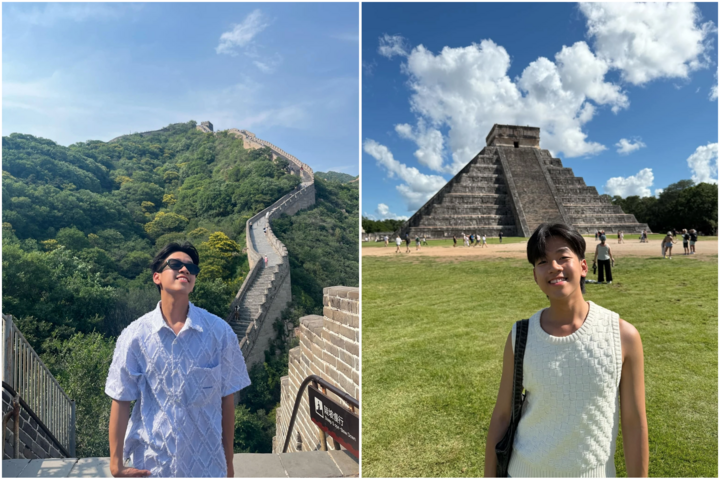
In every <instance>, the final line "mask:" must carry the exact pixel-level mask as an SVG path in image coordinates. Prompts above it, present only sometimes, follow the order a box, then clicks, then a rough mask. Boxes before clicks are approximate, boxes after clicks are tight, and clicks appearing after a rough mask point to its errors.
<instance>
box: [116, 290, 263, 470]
mask: <svg viewBox="0 0 720 479" xmlns="http://www.w3.org/2000/svg"><path fill="white" fill-rule="evenodd" d="M249 385H250V378H249V377H248V373H247V368H246V367H245V360H244V359H243V355H242V352H241V351H240V345H239V343H238V339H237V336H236V335H235V333H234V332H233V330H232V329H231V328H230V325H229V324H228V323H226V322H225V321H223V320H222V319H221V318H218V317H217V316H215V315H213V314H210V313H208V312H207V311H205V310H204V309H201V308H198V307H196V306H195V305H193V304H192V303H190V307H189V311H188V317H187V320H186V321H185V325H184V326H183V328H182V329H181V330H180V332H179V333H178V334H177V335H176V334H175V332H174V331H173V330H172V329H171V328H170V326H168V325H167V323H166V322H165V320H164V319H163V317H162V313H161V311H160V303H159V302H158V305H157V307H156V308H155V310H153V311H151V312H149V313H148V314H146V315H144V316H143V317H141V318H140V319H137V320H136V321H134V322H133V323H132V324H130V325H129V326H128V327H127V328H125V330H123V332H122V334H121V335H120V337H119V338H118V340H117V344H116V346H115V354H114V356H113V361H112V365H111V366H110V372H109V373H108V378H107V382H106V384H105V393H106V394H107V395H108V396H110V397H111V398H113V399H116V400H118V401H133V400H137V402H136V403H135V406H134V408H133V411H132V415H131V417H130V423H129V425H128V429H127V433H126V435H125V445H124V448H123V458H124V459H127V458H131V459H132V462H133V467H135V468H137V469H147V470H149V471H150V472H151V476H152V477H225V476H226V475H227V464H226V462H225V451H224V449H223V445H222V409H221V398H222V397H223V396H227V395H229V394H232V393H234V392H235V391H239V390H240V389H242V388H244V387H246V386H249Z"/></svg>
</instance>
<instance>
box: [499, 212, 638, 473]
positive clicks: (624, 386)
mask: <svg viewBox="0 0 720 479" xmlns="http://www.w3.org/2000/svg"><path fill="white" fill-rule="evenodd" d="M585 248H586V243H585V239H584V238H583V237H582V235H580V233H578V232H577V231H575V230H573V229H571V228H570V227H569V226H567V225H564V224H554V225H550V224H542V225H540V226H539V227H538V228H537V229H536V230H535V232H534V233H533V235H532V236H531V237H530V240H529V241H528V244H527V258H528V261H529V262H530V264H531V265H532V266H533V278H534V280H535V283H536V284H537V285H538V287H539V288H540V290H541V291H542V293H543V294H545V295H546V297H547V298H548V300H549V302H550V305H549V307H548V308H544V309H541V310H540V311H538V312H536V313H535V314H534V315H532V316H531V317H530V319H529V320H528V329H527V340H526V343H525V349H524V359H523V363H522V367H523V376H522V385H521V387H523V388H524V389H525V392H526V397H525V402H524V405H523V406H522V415H521V416H520V421H519V423H518V426H517V429H516V431H515V437H514V441H513V445H512V454H511V456H510V464H509V468H508V470H507V473H508V476H511V477H614V476H615V472H616V471H615V457H614V456H615V445H616V437H617V434H618V426H619V422H620V417H622V431H623V448H624V452H625V454H624V456H625V468H626V470H627V475H628V476H629V477H631V476H633V477H647V475H648V462H649V446H648V425H647V415H646V412H645V374H644V364H643V363H644V359H643V348H642V341H641V338H640V334H639V333H638V331H637V329H635V327H634V326H632V325H631V324H630V323H628V322H626V321H624V320H622V319H620V317H619V315H618V314H617V313H615V312H613V311H610V310H608V309H605V308H603V307H601V306H599V305H597V304H595V303H593V302H592V301H586V300H585V298H584V297H583V293H584V292H585V285H584V281H585V277H586V276H587V273H588V266H587V262H586V261H585ZM517 325H518V323H515V325H514V326H513V328H512V331H511V332H510V334H508V336H507V339H506V341H505V351H504V353H503V366H502V377H501V379H500V388H499V391H498V395H497V401H496V404H495V409H494V410H493V413H492V416H491V419H490V427H489V430H488V435H487V443H486V448H485V477H494V476H495V475H496V472H497V456H496V453H495V446H496V445H497V443H498V442H499V441H500V440H501V438H502V437H503V436H504V435H505V432H506V431H507V429H508V426H509V424H510V420H511V404H512V396H513V372H514V370H515V367H514V350H515V343H516V329H517Z"/></svg>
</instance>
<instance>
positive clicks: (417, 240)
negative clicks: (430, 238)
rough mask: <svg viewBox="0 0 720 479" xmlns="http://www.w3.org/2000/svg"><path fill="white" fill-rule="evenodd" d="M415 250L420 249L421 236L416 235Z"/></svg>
mask: <svg viewBox="0 0 720 479" xmlns="http://www.w3.org/2000/svg"><path fill="white" fill-rule="evenodd" d="M415 251H420V236H415Z"/></svg>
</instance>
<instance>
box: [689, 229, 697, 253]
mask: <svg viewBox="0 0 720 479" xmlns="http://www.w3.org/2000/svg"><path fill="white" fill-rule="evenodd" d="M697 237H698V235H697V231H696V230H694V229H692V230H690V254H695V243H697Z"/></svg>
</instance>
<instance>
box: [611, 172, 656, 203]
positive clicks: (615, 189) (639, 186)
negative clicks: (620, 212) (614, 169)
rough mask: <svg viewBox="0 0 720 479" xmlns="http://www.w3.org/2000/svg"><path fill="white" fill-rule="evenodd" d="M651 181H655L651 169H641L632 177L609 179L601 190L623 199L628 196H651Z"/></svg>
mask: <svg viewBox="0 0 720 479" xmlns="http://www.w3.org/2000/svg"><path fill="white" fill-rule="evenodd" d="M653 181H655V177H654V176H653V172H652V169H651V168H643V169H642V170H640V171H639V172H638V174H637V175H634V176H628V177H627V178H623V177H621V176H618V177H616V178H610V179H609V180H607V183H605V187H604V188H603V189H604V191H605V193H607V194H608V195H610V196H615V195H619V196H622V197H623V198H626V197H628V196H641V197H643V196H652V193H651V192H650V187H651V186H652V184H653Z"/></svg>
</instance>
